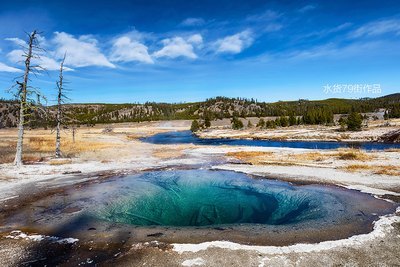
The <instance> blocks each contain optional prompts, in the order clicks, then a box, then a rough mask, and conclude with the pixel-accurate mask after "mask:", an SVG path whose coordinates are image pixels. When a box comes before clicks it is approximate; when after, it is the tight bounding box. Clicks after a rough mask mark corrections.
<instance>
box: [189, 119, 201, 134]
mask: <svg viewBox="0 0 400 267" xmlns="http://www.w3.org/2000/svg"><path fill="white" fill-rule="evenodd" d="M199 129H200V125H199V122H198V121H197V120H194V121H192V125H191V126H190V130H191V131H192V132H197V131H198V130H199Z"/></svg>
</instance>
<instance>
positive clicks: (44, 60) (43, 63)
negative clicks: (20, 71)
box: [7, 49, 73, 71]
mask: <svg viewBox="0 0 400 267" xmlns="http://www.w3.org/2000/svg"><path fill="white" fill-rule="evenodd" d="M23 55H24V51H23V50H21V49H15V50H12V51H11V52H9V53H8V54H7V59H8V60H9V61H10V62H13V63H17V64H21V65H23V61H24V59H25V58H24V57H23ZM32 65H36V66H37V65H39V66H40V67H41V68H44V69H45V70H59V69H60V62H57V61H56V60H55V59H53V58H50V57H48V56H45V55H43V53H42V54H41V55H38V57H35V58H33V59H32ZM64 70H66V71H71V70H73V69H71V68H68V67H64Z"/></svg>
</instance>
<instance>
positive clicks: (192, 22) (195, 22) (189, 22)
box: [180, 18, 206, 27]
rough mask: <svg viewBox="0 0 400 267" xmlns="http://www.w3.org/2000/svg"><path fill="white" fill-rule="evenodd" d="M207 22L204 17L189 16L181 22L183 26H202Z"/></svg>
mask: <svg viewBox="0 0 400 267" xmlns="http://www.w3.org/2000/svg"><path fill="white" fill-rule="evenodd" d="M204 24H206V21H205V20H204V19H202V18H187V19H185V20H184V21H182V22H181V24H180V25H182V26H189V27H191V26H202V25H204Z"/></svg>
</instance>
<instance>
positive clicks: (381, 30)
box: [349, 19, 400, 38]
mask: <svg viewBox="0 0 400 267" xmlns="http://www.w3.org/2000/svg"><path fill="white" fill-rule="evenodd" d="M389 33H391V34H395V35H400V19H385V20H379V21H373V22H370V23H367V24H365V25H363V26H361V27H359V28H358V29H356V30H355V31H353V32H351V33H350V35H349V36H350V37H351V38H358V37H363V36H367V37H370V36H378V35H382V34H389Z"/></svg>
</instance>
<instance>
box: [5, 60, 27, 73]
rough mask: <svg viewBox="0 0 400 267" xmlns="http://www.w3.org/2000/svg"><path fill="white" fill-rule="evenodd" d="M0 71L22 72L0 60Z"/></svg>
mask: <svg viewBox="0 0 400 267" xmlns="http://www.w3.org/2000/svg"><path fill="white" fill-rule="evenodd" d="M0 72H22V70H20V69H17V68H14V67H11V66H8V65H6V64H4V63H1V62H0Z"/></svg>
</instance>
